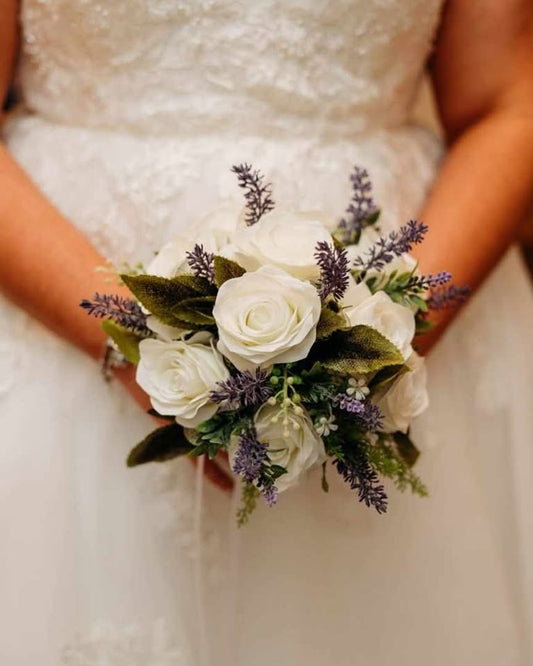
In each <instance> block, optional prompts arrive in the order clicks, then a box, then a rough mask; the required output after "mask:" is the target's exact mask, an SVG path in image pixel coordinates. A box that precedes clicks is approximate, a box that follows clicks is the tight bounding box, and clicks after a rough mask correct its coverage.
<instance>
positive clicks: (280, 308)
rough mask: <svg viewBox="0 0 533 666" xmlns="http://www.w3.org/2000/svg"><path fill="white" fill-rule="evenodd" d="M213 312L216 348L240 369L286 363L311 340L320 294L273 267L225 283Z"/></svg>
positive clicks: (308, 346)
mask: <svg viewBox="0 0 533 666" xmlns="http://www.w3.org/2000/svg"><path fill="white" fill-rule="evenodd" d="M213 316H214V318H215V321H216V324H217V327H218V335H219V342H218V349H219V351H220V352H221V353H222V354H224V356H226V357H227V358H229V360H230V361H231V362H232V363H233V364H234V365H235V366H236V367H237V368H238V369H239V370H251V369H253V368H255V367H257V366H268V365H271V364H273V363H290V362H293V361H299V360H301V359H303V358H305V357H306V356H307V354H308V353H309V350H310V349H311V347H312V345H313V343H314V342H315V339H316V325H317V323H318V320H319V318H320V297H319V295H318V292H317V290H316V289H315V288H314V287H313V286H312V285H311V284H309V283H308V282H302V281H301V280H297V279H296V278H294V277H292V276H291V275H289V274H288V273H286V272H285V271H282V270H281V269H279V268H276V267H275V266H263V267H262V268H260V269H259V270H257V271H255V272H253V273H245V274H244V275H243V276H241V277H239V278H233V279H231V280H228V281H227V282H224V284H223V285H222V286H221V287H220V289H219V291H218V294H217V297H216V301H215V307H214V308H213Z"/></svg>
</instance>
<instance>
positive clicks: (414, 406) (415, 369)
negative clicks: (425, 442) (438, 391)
mask: <svg viewBox="0 0 533 666" xmlns="http://www.w3.org/2000/svg"><path fill="white" fill-rule="evenodd" d="M407 365H408V366H409V368H410V372H406V373H405V374H404V375H401V376H400V377H399V378H398V379H397V380H396V381H395V382H394V383H393V384H392V386H391V387H390V388H389V389H388V390H387V391H386V392H385V393H384V394H383V395H382V396H381V397H379V398H378V399H377V400H376V401H375V402H376V404H377V406H378V407H379V408H380V410H381V411H382V412H383V415H384V416H385V418H384V421H383V427H384V430H385V431H386V432H395V431H396V430H401V431H402V432H407V430H408V428H409V426H410V424H411V421H412V420H413V419H414V418H415V416H418V415H419V414H421V413H422V412H423V411H424V410H425V409H426V408H427V406H428V404H429V398H428V393H427V390H426V378H427V372H426V365H425V361H424V359H423V358H422V357H421V356H419V355H418V354H417V353H416V352H413V353H412V354H411V356H410V357H409V360H408V361H407Z"/></svg>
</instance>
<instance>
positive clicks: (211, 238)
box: [192, 204, 246, 253]
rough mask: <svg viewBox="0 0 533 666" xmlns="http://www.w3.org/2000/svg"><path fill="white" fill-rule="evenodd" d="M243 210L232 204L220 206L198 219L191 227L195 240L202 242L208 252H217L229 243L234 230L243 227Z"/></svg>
mask: <svg viewBox="0 0 533 666" xmlns="http://www.w3.org/2000/svg"><path fill="white" fill-rule="evenodd" d="M244 216H245V211H244V210H243V208H242V207H238V206H235V205H234V204H226V205H224V206H220V207H219V208H217V209H216V210H214V211H213V212H211V213H209V214H208V215H206V216H205V217H203V218H202V219H200V220H199V221H198V222H197V223H196V224H195V225H194V227H193V229H192V237H193V238H195V239H197V240H196V241H195V242H197V243H203V245H204V248H205V249H206V250H207V251H208V252H215V253H217V252H219V251H220V250H221V249H222V248H223V247H225V246H226V245H228V243H231V241H232V239H233V236H234V235H235V232H236V231H237V229H239V228H240V227H245V226H246V225H245V222H244Z"/></svg>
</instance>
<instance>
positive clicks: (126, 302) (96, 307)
mask: <svg viewBox="0 0 533 666" xmlns="http://www.w3.org/2000/svg"><path fill="white" fill-rule="evenodd" d="M80 307H82V308H83V309H84V310H87V314H90V315H93V317H97V318H99V319H104V318H105V319H111V320H112V321H114V322H115V323H116V324H118V325H119V326H123V327H124V328H127V329H129V330H131V331H135V332H136V333H138V334H139V335H146V336H149V335H152V331H151V330H150V329H149V328H148V326H147V325H146V314H145V313H144V312H143V311H142V309H141V306H140V305H139V304H138V303H137V301H134V300H133V299H131V298H122V296H117V295H116V294H99V293H98V292H96V293H95V295H94V296H93V299H92V300H88V299H85V298H84V299H83V300H82V301H81V302H80Z"/></svg>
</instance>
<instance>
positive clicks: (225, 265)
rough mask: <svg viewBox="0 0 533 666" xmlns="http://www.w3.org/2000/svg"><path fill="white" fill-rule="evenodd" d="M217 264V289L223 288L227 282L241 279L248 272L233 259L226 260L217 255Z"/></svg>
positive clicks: (215, 261) (215, 262)
mask: <svg viewBox="0 0 533 666" xmlns="http://www.w3.org/2000/svg"><path fill="white" fill-rule="evenodd" d="M214 264H215V283H216V285H217V287H221V286H222V285H223V284H224V282H226V280H231V279H233V278H238V277H241V275H244V273H246V271H245V270H244V268H243V267H242V266H239V264H237V263H236V262H235V261H231V259H226V258H225V257H220V256H219V255H215V259H214Z"/></svg>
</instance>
